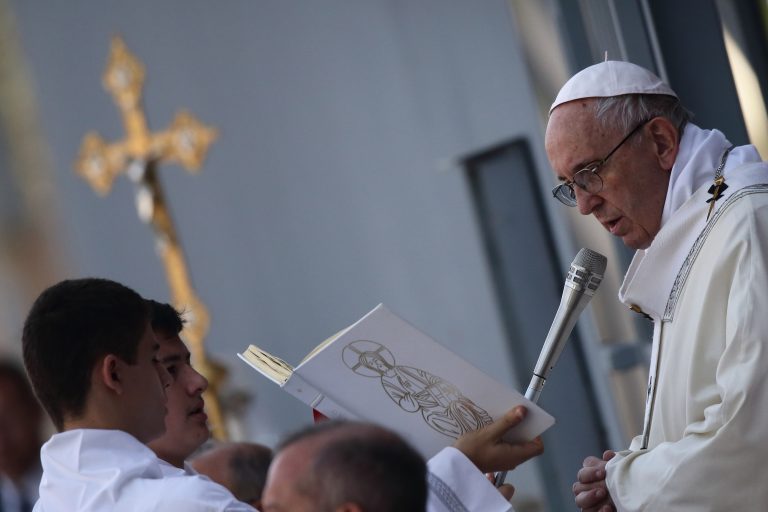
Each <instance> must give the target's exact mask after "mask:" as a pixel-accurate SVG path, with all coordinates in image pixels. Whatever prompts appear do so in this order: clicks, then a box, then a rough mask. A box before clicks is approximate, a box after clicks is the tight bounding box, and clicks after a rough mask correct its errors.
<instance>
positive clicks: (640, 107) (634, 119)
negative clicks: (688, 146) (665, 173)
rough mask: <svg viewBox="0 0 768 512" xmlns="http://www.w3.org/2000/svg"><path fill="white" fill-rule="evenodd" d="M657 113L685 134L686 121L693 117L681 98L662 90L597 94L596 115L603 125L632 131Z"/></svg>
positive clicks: (680, 133)
mask: <svg viewBox="0 0 768 512" xmlns="http://www.w3.org/2000/svg"><path fill="white" fill-rule="evenodd" d="M654 117H664V118H666V119H668V120H669V122H671V123H672V124H673V125H675V126H676V127H677V130H678V132H679V136H680V137H682V136H683V130H684V129H685V125H686V124H688V122H689V121H690V120H691V119H692V118H693V114H692V113H691V112H690V111H689V110H688V109H686V108H685V107H684V106H683V104H682V103H680V100H679V99H677V98H675V97H674V96H666V95H661V94H623V95H621V96H611V97H608V98H597V102H596V104H595V118H596V119H597V120H598V122H599V123H600V124H601V125H602V126H603V127H604V128H607V127H609V126H611V127H618V128H619V129H621V130H622V131H624V132H629V130H631V129H632V128H634V127H635V126H637V125H638V124H639V123H641V122H643V121H646V120H648V119H652V118H654Z"/></svg>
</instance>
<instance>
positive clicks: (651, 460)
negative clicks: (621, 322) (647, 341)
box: [606, 124, 768, 512]
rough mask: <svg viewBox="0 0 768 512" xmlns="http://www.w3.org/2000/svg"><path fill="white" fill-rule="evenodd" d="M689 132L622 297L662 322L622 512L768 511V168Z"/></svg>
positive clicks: (613, 475)
mask: <svg viewBox="0 0 768 512" xmlns="http://www.w3.org/2000/svg"><path fill="white" fill-rule="evenodd" d="M729 146H730V144H729V143H728V141H727V140H725V137H724V136H723V135H722V134H720V132H717V131H714V130H713V131H709V130H701V129H700V128H698V127H696V126H695V125H690V124H689V125H688V126H687V127H686V128H685V133H684V136H683V139H682V141H681V148H680V153H679V154H678V157H677V160H676V162H675V167H674V168H673V170H672V176H671V180H670V186H669V191H668V193H667V202H666V204H665V209H664V214H663V218H662V228H661V230H660V231H659V233H658V234H657V235H656V237H655V238H654V240H653V243H652V244H651V245H650V247H648V249H646V250H641V251H638V252H637V253H636V254H635V257H634V259H633V260H632V264H631V265H630V267H629V270H628V272H627V275H626V277H625V281H624V284H623V285H622V288H621V291H620V293H619V298H620V299H621V300H622V302H624V303H625V304H627V305H628V306H629V305H635V306H638V307H639V308H640V309H641V310H642V312H644V313H645V314H647V315H648V316H649V317H650V318H651V319H652V320H653V322H654V333H653V349H652V356H651V369H650V378H649V385H648V400H647V402H646V418H645V425H644V435H640V436H638V437H636V438H635V439H634V440H633V441H632V444H631V445H630V448H629V450H626V451H624V452H620V453H619V454H618V455H617V456H616V457H615V458H614V459H613V460H611V461H610V462H609V463H608V465H607V478H606V482H607V485H608V488H609V491H610V494H611V497H612V498H613V500H614V503H615V504H616V508H617V509H618V510H619V511H620V512H624V511H650V512H661V511H675V512H681V511H691V512H693V511H696V512H706V511H722V512H725V511H727V512H734V511H736V512H738V511H758V510H768V485H767V484H768V465H766V464H765V461H766V460H768V442H766V439H768V421H766V413H768V378H766V373H768V165H767V164H765V163H764V162H760V157H759V155H758V154H757V151H756V150H755V149H754V148H753V147H752V146H742V147H739V148H736V149H734V150H733V151H732V152H731V154H730V156H729V157H728V159H727V160H726V165H725V169H724V176H725V183H726V184H727V185H728V188H727V189H726V190H725V191H724V192H723V197H722V198H720V199H718V200H717V201H716V206H715V209H714V211H713V213H712V215H711V217H710V218H709V220H707V213H708V210H709V206H710V205H709V204H708V203H707V202H706V200H707V199H708V198H711V197H712V193H711V192H709V189H710V186H711V185H712V179H713V177H714V174H715V169H716V168H717V167H718V165H719V164H720V161H721V157H722V155H723V153H724V151H725V150H726V149H727V148H728V147H729Z"/></svg>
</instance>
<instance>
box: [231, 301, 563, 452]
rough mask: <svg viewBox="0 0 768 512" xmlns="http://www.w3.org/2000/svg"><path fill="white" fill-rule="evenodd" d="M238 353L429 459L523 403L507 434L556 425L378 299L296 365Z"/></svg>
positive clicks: (314, 402)
mask: <svg viewBox="0 0 768 512" xmlns="http://www.w3.org/2000/svg"><path fill="white" fill-rule="evenodd" d="M238 356H239V357H240V358H241V359H242V360H243V361H245V362H246V363H248V364H249V365H251V366H252V367H253V368H254V369H255V370H256V371H258V372H259V373H261V374H262V375H264V376H265V377H267V378H268V379H270V380H271V381H273V382H274V383H276V384H277V385H279V386H280V387H282V388H283V389H284V390H285V391H287V392H288V393H290V394H291V395H293V396H295V397H296V398H298V399H299V400H301V401H302V402H304V403H305V404H307V405H309V406H311V407H312V408H314V409H316V410H317V411H319V412H321V413H322V414H324V415H325V416H328V417H329V418H344V419H356V420H363V421H370V422H373V423H378V424H380V425H383V426H385V427H387V428H390V429H392V430H394V431H395V432H398V433H399V434H400V435H402V436H403V437H404V438H406V439H407V440H408V441H409V442H410V443H411V444H412V445H413V446H414V447H415V448H416V449H417V450H419V451H420V452H421V453H422V454H423V455H424V456H425V457H431V456H432V455H434V454H436V453H437V452H438V451H440V450H441V449H442V448H444V447H446V446H450V445H451V444H453V442H454V441H455V440H456V439H457V438H458V437H459V436H461V435H462V434H463V433H465V432H469V431H473V430H477V429H478V428H480V427H482V426H484V425H487V424H489V423H491V422H492V421H493V420H494V419H497V418H499V417H500V416H501V415H503V414H504V413H505V412H506V411H508V410H509V409H511V408H512V407H514V406H516V405H519V404H523V405H525V406H526V407H527V408H528V415H527V416H526V418H525V420H523V422H522V423H521V424H520V425H518V426H517V427H515V428H514V429H512V430H510V432H509V433H508V434H507V436H506V438H507V439H508V440H510V441H522V440H530V439H533V438H534V437H536V436H537V435H539V434H540V433H541V432H543V431H544V430H546V429H547V428H549V427H550V426H552V424H553V423H554V418H552V416H550V415H549V414H547V413H546V412H544V411H543V410H542V409H541V408H539V407H538V406H537V405H535V404H533V403H532V402H529V401H528V400H526V399H525V397H524V396H522V395H521V394H519V393H517V392H516V391H514V390H512V389H509V388H508V387H506V386H504V385H502V384H500V383H499V382H497V381H495V380H494V379H492V378H491V377H489V376H487V375H486V374H485V373H483V372H482V371H480V370H478V369H477V368H475V367H474V366H472V365H471V364H469V363H468V362H467V361H465V360H464V359H462V358H460V357H458V356H457V355H455V354H454V353H452V352H451V351H449V350H448V349H446V348H444V347H442V346H441V345H439V344H438V343H437V342H435V341H434V340H433V339H431V338H430V337H429V336H427V335H426V334H424V333H423V332H421V331H419V330H418V329H416V328H415V327H413V326H412V325H410V324H409V323H407V322H406V321H405V320H403V319H402V318H400V317H398V316H397V315H395V314H394V313H392V312H391V311H389V310H388V309H387V308H386V307H385V306H383V305H381V304H380V305H378V306H377V307H376V308H374V309H373V311H371V312H370V313H368V314H367V315H365V316H364V317H363V318H361V319H360V320H358V321H357V322H356V323H354V324H353V325H351V326H350V327H347V328H346V329H344V330H342V331H341V332H339V333H337V334H335V335H334V336H332V337H330V338H328V339H327V340H325V341H324V342H322V343H321V344H320V345H318V346H317V347H316V348H315V349H314V350H312V351H311V352H310V353H309V354H308V355H307V356H306V357H305V358H304V360H303V361H302V362H301V363H300V364H299V365H298V366H297V367H295V368H294V367H292V366H291V365H289V364H288V363H286V362H285V361H283V360H281V359H279V358H277V357H275V356H273V355H271V354H268V353H267V352H265V351H263V350H261V349H260V348H259V347H256V346H255V345H251V346H249V347H248V349H247V350H246V351H245V352H243V353H242V354H238Z"/></svg>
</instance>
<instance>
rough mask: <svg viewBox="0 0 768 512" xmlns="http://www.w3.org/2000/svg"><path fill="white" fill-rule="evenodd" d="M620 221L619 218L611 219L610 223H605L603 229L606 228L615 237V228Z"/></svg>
mask: <svg viewBox="0 0 768 512" xmlns="http://www.w3.org/2000/svg"><path fill="white" fill-rule="evenodd" d="M621 219H622V218H621V217H618V218H616V219H613V220H610V221H608V222H606V223H605V227H606V229H607V230H608V231H609V232H610V233H611V234H613V235H615V234H616V228H617V227H618V225H619V222H621Z"/></svg>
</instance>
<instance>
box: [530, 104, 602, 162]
mask: <svg viewBox="0 0 768 512" xmlns="http://www.w3.org/2000/svg"><path fill="white" fill-rule="evenodd" d="M612 135H613V134H612V133H611V130H610V129H607V128H604V127H603V126H602V124H601V123H599V122H598V121H597V119H596V118H595V100H594V99H587V100H577V101H572V102H569V103H565V104H563V105H560V106H558V107H557V108H555V109H554V110H553V111H552V114H551V115H550V117H549V121H548V122H547V131H546V135H545V139H544V145H545V149H546V151H547V157H548V158H549V162H550V164H551V165H552V168H553V169H554V170H555V172H556V173H557V174H558V176H561V177H564V176H565V177H567V176H569V175H570V174H572V173H573V172H575V171H576V170H578V169H580V168H581V167H583V166H584V165H586V164H588V163H590V162H592V161H594V160H596V159H599V158H601V157H602V156H604V155H602V153H604V152H606V151H608V150H609V149H610V148H608V146H609V145H610V143H611V141H612V140H613V137H612Z"/></svg>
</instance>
